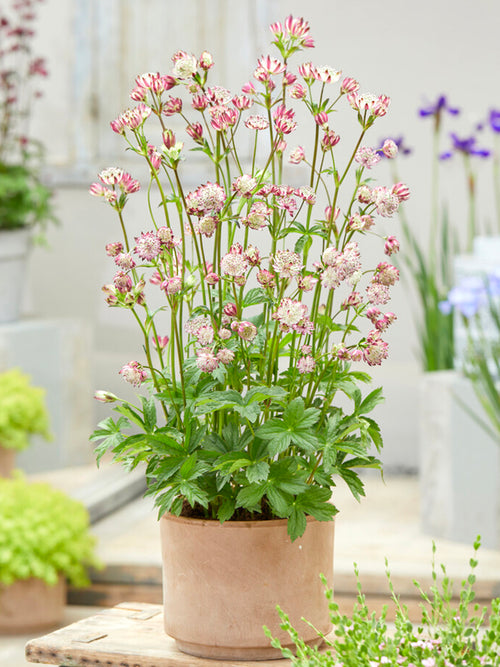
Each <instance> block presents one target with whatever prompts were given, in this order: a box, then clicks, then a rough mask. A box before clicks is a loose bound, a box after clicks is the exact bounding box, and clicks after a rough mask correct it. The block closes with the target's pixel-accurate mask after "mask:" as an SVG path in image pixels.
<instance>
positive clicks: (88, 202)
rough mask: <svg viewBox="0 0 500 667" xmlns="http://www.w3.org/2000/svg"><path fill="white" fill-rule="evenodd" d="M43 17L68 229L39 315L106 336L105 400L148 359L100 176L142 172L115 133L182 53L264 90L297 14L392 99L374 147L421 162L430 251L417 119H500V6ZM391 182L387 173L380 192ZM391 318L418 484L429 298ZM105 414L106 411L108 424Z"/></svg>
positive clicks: (118, 2)
mask: <svg viewBox="0 0 500 667" xmlns="http://www.w3.org/2000/svg"><path fill="white" fill-rule="evenodd" d="M40 11H41V19H42V20H41V26H40V28H41V29H40V34H39V37H38V39H39V46H40V51H41V52H42V53H43V54H45V55H46V56H47V60H48V64H49V68H50V71H51V77H50V78H49V79H48V81H47V88H46V90H47V95H46V96H45V98H44V99H42V100H41V101H40V102H39V104H38V108H37V117H36V121H35V128H36V130H37V132H38V134H39V136H40V137H41V138H42V139H43V141H44V142H45V144H46V146H47V149H48V162H49V169H48V170H47V176H48V178H50V179H51V180H52V182H53V183H54V184H55V186H56V190H57V192H56V201H57V207H58V213H59V217H60V219H61V222H62V226H61V227H59V228H57V229H53V230H51V231H50V233H49V242H50V245H51V250H49V251H46V250H36V251H35V253H34V255H33V258H32V261H31V266H30V282H31V285H30V294H29V297H28V306H27V312H28V313H30V314H35V315H37V316H42V317H51V316H58V317H59V316H71V317H73V316H78V317H81V318H82V319H84V320H85V321H86V322H90V323H91V325H92V327H93V331H94V346H93V353H92V360H91V362H92V367H93V373H94V381H95V387H96V388H108V389H111V390H115V391H117V392H119V393H121V394H123V391H124V385H123V383H122V382H121V380H120V379H119V377H118V375H117V372H118V370H119V369H120V368H121V366H122V365H123V363H126V362H128V361H130V360H131V359H134V358H135V357H136V356H137V353H136V349H137V347H136V345H137V344H138V338H137V335H136V332H135V329H134V327H133V325H132V323H131V322H130V321H128V318H127V317H126V315H127V313H123V312H119V311H116V310H108V309H107V308H106V307H105V305H104V303H103V298H102V294H101V292H100V287H101V285H102V284H104V283H105V282H109V280H110V278H111V274H110V266H109V260H108V258H107V257H106V256H105V254H104V245H105V243H107V242H108V241H110V240H113V239H114V238H115V225H116V220H115V219H114V216H113V215H112V211H111V210H110V209H109V208H108V207H106V206H104V205H103V204H101V202H99V201H96V200H95V199H93V198H92V197H90V196H89V195H88V194H87V188H88V185H89V183H90V182H91V181H92V180H94V178H95V175H96V174H97V172H98V171H99V170H100V169H102V168H104V167H106V166H110V165H112V164H121V165H123V164H126V162H125V161H126V157H125V156H124V153H123V145H122V142H121V140H120V138H119V137H117V136H116V135H114V133H113V132H111V130H110V129H109V121H110V120H111V119H112V118H114V117H116V116H117V115H118V113H120V111H122V109H123V108H125V107H126V106H129V104H130V102H129V100H128V91H129V89H130V88H131V86H132V84H133V79H134V77H135V76H136V75H137V74H139V73H142V72H144V71H148V70H155V71H156V70H160V71H164V72H166V71H167V70H168V69H169V68H170V57H171V55H172V54H173V53H174V52H175V51H176V50H178V49H184V50H186V51H190V52H191V51H192V52H194V53H198V52H200V51H201V50H203V49H205V48H206V49H207V50H209V51H210V52H212V53H213V55H214V58H215V61H216V72H218V73H219V80H220V81H221V82H222V83H223V84H224V85H226V86H228V87H232V88H233V90H235V91H236V90H237V89H238V88H239V86H240V85H241V84H242V83H244V82H245V81H247V80H248V79H249V78H250V74H251V72H252V71H253V64H254V62H255V59H256V57H258V56H260V55H261V54H263V53H267V46H266V44H267V43H268V39H269V36H270V33H269V31H268V27H267V26H268V24H269V23H270V22H271V21H275V20H283V19H284V18H285V16H287V15H288V14H290V13H292V14H294V15H299V16H300V15H304V16H305V18H306V19H308V20H309V21H310V24H311V30H312V34H313V36H314V38H315V39H316V44H317V48H316V50H315V51H312V52H310V53H307V54H305V59H312V60H314V62H316V63H318V64H320V65H321V64H329V65H332V66H335V67H337V68H341V69H342V70H343V72H344V74H345V75H350V76H353V77H355V78H357V79H358V80H359V81H360V82H361V84H362V88H363V90H364V91H366V92H374V93H385V94H388V95H389V96H390V97H391V98H392V103H391V107H390V112H389V114H388V116H387V117H386V118H384V119H382V120H381V122H380V124H379V127H375V128H374V130H373V131H372V141H373V143H374V144H376V143H378V140H379V139H380V138H382V137H384V136H386V135H399V134H404V136H405V137H406V140H407V143H408V144H409V145H410V146H412V147H413V148H414V150H415V152H414V154H413V155H412V156H410V157H409V158H407V159H406V160H404V161H401V162H400V172H401V173H402V175H403V177H404V180H406V181H407V182H408V183H409V185H410V186H411V189H412V193H413V194H412V200H411V201H410V202H409V204H408V209H407V210H408V214H409V216H410V218H411V220H412V221H413V224H414V225H415V229H416V230H417V232H418V234H419V235H421V237H422V239H426V238H427V235H428V233H429V223H428V221H429V212H430V209H429V191H430V171H429V168H428V165H429V158H430V147H431V142H430V136H431V132H430V121H425V120H420V119H419V118H418V117H417V108H418V107H419V106H420V105H422V104H423V103H425V102H426V101H433V100H434V99H435V98H436V97H437V95H438V94H441V93H446V94H447V95H449V97H450V99H451V101H452V102H453V103H454V104H456V105H457V106H460V107H462V108H464V109H467V110H468V117H467V118H465V119H462V120H460V121H459V122H460V124H461V125H462V126H463V127H464V128H466V127H467V126H468V124H469V123H472V121H473V119H474V117H481V116H482V115H484V114H485V112H486V111H487V110H488V109H489V108H490V107H493V106H495V105H496V107H497V108H499V107H500V85H499V83H498V66H499V65H500V41H499V40H498V24H499V20H500V3H498V1H497V0H476V2H474V3H470V2H467V1H466V0H454V1H451V0H444V1H439V0H433V1H432V2H431V1H430V0H420V2H412V3H409V2H406V3H402V2H400V1H396V0H379V1H378V2H373V0H351V1H350V2H347V1H344V2H340V1H335V0H311V1H310V2H309V3H307V4H306V3H304V2H303V1H302V0H300V1H299V0H287V1H286V2H285V1H284V0H271V1H268V2H266V0H240V1H239V2H234V1H233V2H231V1H230V0H226V1H224V0H210V1H208V0H183V1H182V3H181V2H178V1H176V2H174V1H173V0H64V1H63V0H46V2H45V4H44V5H41V10H40ZM296 62H298V60H297V61H296ZM213 80H215V77H214V79H213ZM485 142H486V138H485ZM488 168H489V167H488ZM446 170H447V171H446V176H444V177H443V178H446V179H447V182H449V183H450V184H452V185H450V186H449V192H450V197H451V208H452V220H453V223H454V224H456V226H457V228H460V229H461V230H464V229H465V223H466V199H465V195H464V188H463V180H462V178H463V176H462V171H461V167H460V165H459V164H458V162H457V161H456V160H455V161H454V162H453V163H450V164H448V165H446ZM483 171H486V169H483ZM388 177H389V174H388V172H384V167H382V168H381V170H380V172H379V174H378V178H379V180H380V181H381V182H383V181H387V179H388ZM487 178H489V173H485V174H484V187H482V190H481V193H482V195H483V199H484V202H485V203H484V204H483V205H482V209H483V212H484V215H485V216H486V215H488V211H492V210H493V209H492V198H491V194H490V191H489V189H488V188H489V183H487ZM487 185H488V187H487ZM132 201H133V200H131V203H130V204H129V205H128V207H129V210H128V214H129V218H130V219H134V217H135V219H136V224H138V225H139V227H140V228H141V226H142V225H146V224H147V223H146V220H145V218H144V214H143V212H142V211H143V209H141V208H140V205H139V202H140V199H137V200H136V203H132ZM388 224H390V225H391V233H392V232H393V230H396V229H397V222H396V221H392V222H390V223H388ZM395 233H396V235H397V232H395ZM391 308H392V310H394V311H395V312H396V313H397V315H398V318H399V319H398V322H397V323H396V324H395V325H394V327H393V331H392V332H391V333H390V336H389V342H390V345H391V356H390V359H389V360H387V361H386V363H385V364H384V365H383V366H382V367H381V368H380V369H378V368H377V369H375V371H374V373H373V375H374V376H375V378H376V382H377V383H383V384H384V386H385V388H386V395H387V402H386V404H385V405H384V406H382V407H381V408H380V409H379V418H380V420H381V422H382V427H383V431H384V434H385V440H386V449H385V454H384V458H385V461H386V465H387V466H388V467H389V468H392V469H395V468H405V469H415V467H416V466H417V460H418V457H417V452H416V448H417V419H418V404H417V396H418V391H417V385H418V381H419V368H418V364H417V362H416V356H415V350H416V348H417V339H416V335H415V299H414V298H413V295H412V290H411V289H410V287H409V285H408V283H407V282H406V283H405V282H402V283H401V284H400V285H399V286H398V288H397V290H396V291H395V297H394V300H393V302H392V304H391ZM89 400H92V399H91V397H89ZM103 414H105V411H103V410H102V409H101V407H100V406H96V419H97V417H98V416H102V415H103Z"/></svg>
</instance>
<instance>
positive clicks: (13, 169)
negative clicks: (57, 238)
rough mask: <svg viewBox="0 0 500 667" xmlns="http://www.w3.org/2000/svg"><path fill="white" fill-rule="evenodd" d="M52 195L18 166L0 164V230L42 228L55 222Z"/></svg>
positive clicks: (29, 170) (32, 172) (33, 174)
mask: <svg viewBox="0 0 500 667" xmlns="http://www.w3.org/2000/svg"><path fill="white" fill-rule="evenodd" d="M51 199H52V192H51V190H49V188H47V187H46V186H45V185H43V184H42V183H41V182H40V180H39V179H38V177H37V176H36V173H35V172H34V171H33V170H31V169H29V168H28V167H26V166H24V165H21V164H3V163H0V230H2V229H3V230H9V229H22V228H23V227H35V226H36V227H41V228H42V229H44V228H45V226H46V223H47V222H49V221H52V222H55V220H56V218H55V216H54V213H53V210H52V201H51Z"/></svg>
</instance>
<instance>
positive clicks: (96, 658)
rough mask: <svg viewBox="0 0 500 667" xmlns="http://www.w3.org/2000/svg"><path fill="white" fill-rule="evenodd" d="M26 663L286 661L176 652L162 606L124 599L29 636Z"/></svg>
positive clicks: (239, 665) (245, 665)
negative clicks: (212, 657) (48, 631)
mask: <svg viewBox="0 0 500 667" xmlns="http://www.w3.org/2000/svg"><path fill="white" fill-rule="evenodd" d="M26 659H27V660H28V662H34V663H43V664H49V665H61V666H64V667H90V665H92V666H94V665H95V666H99V667H188V666H189V667H273V666H274V667H278V666H279V667H286V666H288V665H290V661H289V660H284V659H283V660H264V661H258V662H255V661H251V662H242V661H231V660H224V661H219V660H206V659H203V658H195V657H193V656H190V655H187V654H185V653H181V652H180V651H178V650H177V649H176V647H175V642H174V640H173V639H171V638H170V637H168V636H167V635H166V634H165V632H164V630H163V614H162V607H161V605H154V604H146V603H139V602H123V603H122V604H119V605H117V606H116V607H113V608H112V609H106V610H103V611H102V612H100V613H98V614H96V615H95V616H90V617H89V618H86V619H83V620H82V621H78V622H77V623H73V624H72V625H68V626H67V627H65V628H62V629H60V630H56V631H55V632H52V633H51V634H49V635H45V636H44V637H40V638H38V639H33V640H32V641H30V642H28V644H27V645H26Z"/></svg>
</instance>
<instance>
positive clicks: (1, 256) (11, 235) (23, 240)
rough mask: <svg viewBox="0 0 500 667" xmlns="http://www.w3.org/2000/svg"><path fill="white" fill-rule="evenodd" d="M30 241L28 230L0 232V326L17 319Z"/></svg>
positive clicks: (21, 300)
mask: <svg viewBox="0 0 500 667" xmlns="http://www.w3.org/2000/svg"><path fill="white" fill-rule="evenodd" d="M30 241H31V232H30V230H29V229H14V230H9V231H5V230H4V231H0V324H5V323H6V322H15V321H16V320H18V319H19V316H20V313H21V306H22V302H23V292H24V285H25V277H26V267H27V263H28V254H29V249H30Z"/></svg>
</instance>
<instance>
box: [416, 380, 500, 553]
mask: <svg viewBox="0 0 500 667" xmlns="http://www.w3.org/2000/svg"><path fill="white" fill-rule="evenodd" d="M420 401H421V410H420V416H421V430H420V489H421V508H420V509H421V511H420V514H421V524H422V529H423V531H424V532H425V533H427V534H428V535H432V536H433V537H439V538H444V539H448V540H454V541H458V542H464V543H467V544H469V545H471V544H472V543H473V542H474V540H475V539H476V537H477V536H478V535H481V541H482V544H483V546H485V547H487V548H492V549H499V548H500V442H496V441H495V440H494V439H493V438H491V437H490V436H489V435H488V434H487V433H486V432H485V431H484V430H483V429H482V428H481V427H480V426H479V424H478V423H477V422H476V421H475V420H474V418H473V417H472V416H471V414H470V413H469V412H468V410H471V411H473V412H474V411H476V410H477V412H478V414H481V410H482V408H481V406H480V404H479V401H478V400H477V398H476V396H475V394H474V390H473V388H472V386H471V383H470V381H469V380H467V379H466V378H465V377H464V376H462V375H461V374H460V373H458V372H457V371H439V372H436V373H426V374H425V375H424V377H423V380H422V385H421V396H420ZM464 405H465V406H467V409H466V408H464Z"/></svg>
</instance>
